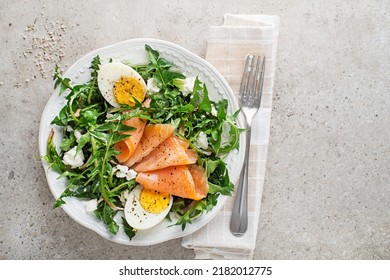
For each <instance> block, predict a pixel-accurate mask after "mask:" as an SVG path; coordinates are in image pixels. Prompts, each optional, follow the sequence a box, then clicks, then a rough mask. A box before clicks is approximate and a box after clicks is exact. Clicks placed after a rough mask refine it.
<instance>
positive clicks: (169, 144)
mask: <svg viewBox="0 0 390 280" xmlns="http://www.w3.org/2000/svg"><path fill="white" fill-rule="evenodd" d="M188 146H189V145H188V143H187V141H185V140H182V139H180V138H179V137H177V136H175V135H173V136H171V137H169V138H168V139H166V140H164V141H163V142H162V143H161V144H160V145H158V147H157V148H155V149H154V150H153V151H151V152H150V154H149V155H147V156H146V157H144V158H143V159H142V160H141V161H140V162H138V163H137V164H135V165H134V166H133V167H132V169H134V170H135V171H137V172H145V171H152V170H158V169H163V168H165V167H169V166H177V165H188V164H194V163H196V162H197V160H198V157H197V154H196V152H195V151H194V150H191V149H188Z"/></svg>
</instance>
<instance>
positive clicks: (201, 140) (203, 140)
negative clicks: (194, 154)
mask: <svg viewBox="0 0 390 280" xmlns="http://www.w3.org/2000/svg"><path fill="white" fill-rule="evenodd" d="M195 145H196V146H197V147H198V148H200V149H202V150H207V148H208V147H209V142H208V141H207V135H206V133H204V132H203V131H201V132H200V133H199V135H198V138H197V139H196V143H195Z"/></svg>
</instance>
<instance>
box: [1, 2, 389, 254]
mask: <svg viewBox="0 0 390 280" xmlns="http://www.w3.org/2000/svg"><path fill="white" fill-rule="evenodd" d="M132 2H136V1H123V0H122V1H104V2H103V1H101V3H100V4H98V1H92V0H88V1H73V0H69V1H42V0H41V1H22V0H21V1H10V0H0V4H1V5H0V6H1V7H2V8H1V9H0V37H1V40H0V44H1V45H0V57H1V63H0V100H1V101H0V125H1V130H0V162H1V163H2V164H1V168H0V205H1V210H0V211H1V215H0V258H6V259H192V258H194V254H193V252H192V251H191V250H187V249H184V248H183V247H182V246H181V244H180V240H172V241H168V242H165V243H163V244H160V245H155V246H150V247H127V246H123V245H119V244H114V243H112V242H109V241H107V240H105V239H103V238H101V237H99V236H98V235H97V234H95V233H94V232H92V231H90V230H88V229H86V228H84V227H82V226H81V225H79V224H77V223H76V222H74V221H73V220H72V219H70V218H69V217H68V216H67V215H66V214H65V213H64V212H63V211H62V210H61V209H55V210H53V209H52V205H53V202H54V198H53V196H52V194H51V193H50V190H49V188H48V185H47V183H46V180H45V177H44V172H43V169H42V166H41V162H40V160H39V159H38V158H37V156H38V130H39V121H40V117H41V113H42V110H43V108H44V106H45V103H46V102H47V100H48V99H49V97H50V92H51V89H52V80H51V77H50V75H51V71H52V69H53V66H54V65H55V64H56V63H57V64H59V65H60V66H61V67H62V68H63V69H66V68H67V67H68V66H70V65H71V64H72V63H73V62H75V61H76V60H77V59H78V58H80V57H81V56H82V55H84V54H86V53H88V52H89V51H92V50H94V49H97V48H99V47H103V46H106V45H109V44H112V43H115V42H118V41H121V40H125V39H129V38H135V37H152V38H158V39H164V40H168V41H173V42H175V43H177V44H179V45H182V46H183V47H185V48H187V49H189V50H190V51H192V52H194V53H196V54H198V55H200V56H204V54H205V50H206V39H207V31H208V27H209V26H210V25H219V24H221V23H222V19H223V15H224V13H226V12H230V13H241V14H275V15H279V16H280V19H281V29H280V39H279V49H278V61H277V73H276V84H275V92H274V102H273V114H272V118H273V119H272V128H271V139H270V148H269V157H268V165H267V174H266V182H265V186H264V196H263V201H262V213H261V220H260V227H259V232H258V239H257V248H256V252H255V258H256V259H390V199H389V198H390V156H389V155H390V144H389V142H390V141H389V138H390V129H389V128H390V47H389V44H390V29H389V26H390V14H389V11H390V2H389V1H387V0H377V1H362V0H358V1H341V0H340V1H335V0H330V1H318V2H321V3H317V1H316V2H315V3H314V1H309V0H304V1H278V0H273V1H257V0H243V1H229V0H217V1H205V0H203V1H191V2H190V1H187V2H185V3H183V2H184V1H179V0H163V1H151V0H145V1H137V2H138V4H135V3H132ZM43 51H46V52H47V53H49V54H48V55H46V56H45V55H44V52H43Z"/></svg>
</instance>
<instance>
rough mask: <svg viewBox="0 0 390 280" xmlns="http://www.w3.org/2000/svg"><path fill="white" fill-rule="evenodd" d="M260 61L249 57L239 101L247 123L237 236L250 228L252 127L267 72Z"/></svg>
mask: <svg viewBox="0 0 390 280" xmlns="http://www.w3.org/2000/svg"><path fill="white" fill-rule="evenodd" d="M260 60H261V59H260V57H257V58H256V57H255V56H253V55H248V56H247V58H246V62H245V68H244V74H243V78H242V81H241V86H240V95H239V100H240V105H241V109H242V112H243V113H244V116H245V121H246V135H245V136H246V148H245V160H244V165H243V167H242V169H241V173H240V179H239V182H238V188H237V193H236V198H235V200H234V206H233V212H232V217H231V220H230V231H231V232H232V234H233V235H235V236H242V235H243V234H244V233H245V232H246V231H247V228H248V163H249V148H250V140H251V127H252V119H253V117H254V116H255V115H256V113H257V111H258V110H259V108H260V104H261V96H262V92H263V83H264V72H265V57H264V58H263V61H262V62H261V68H260Z"/></svg>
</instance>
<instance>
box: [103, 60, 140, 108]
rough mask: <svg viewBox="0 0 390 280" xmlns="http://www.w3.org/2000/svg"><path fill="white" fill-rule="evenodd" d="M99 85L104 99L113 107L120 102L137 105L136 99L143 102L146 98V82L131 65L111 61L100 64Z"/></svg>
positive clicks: (117, 105)
mask: <svg viewBox="0 0 390 280" xmlns="http://www.w3.org/2000/svg"><path fill="white" fill-rule="evenodd" d="M98 86H99V90H100V92H101V94H102V95H103V97H104V99H106V100H107V102H108V103H110V105H111V106H113V107H119V106H120V104H128V105H130V106H134V105H135V101H134V99H137V100H138V101H139V102H142V101H143V100H144V99H145V93H146V83H145V81H144V79H143V78H142V77H141V76H140V74H138V73H137V71H135V70H134V69H133V68H131V67H130V66H128V65H126V64H123V63H119V62H111V63H107V64H104V65H101V66H100V69H99V71H98Z"/></svg>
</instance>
